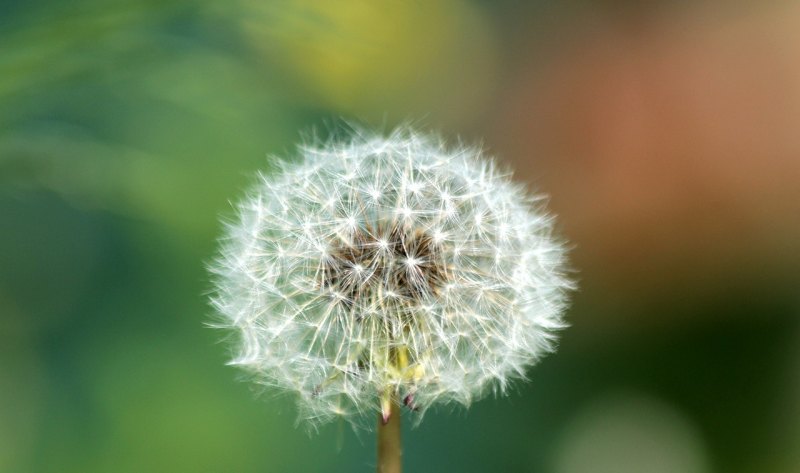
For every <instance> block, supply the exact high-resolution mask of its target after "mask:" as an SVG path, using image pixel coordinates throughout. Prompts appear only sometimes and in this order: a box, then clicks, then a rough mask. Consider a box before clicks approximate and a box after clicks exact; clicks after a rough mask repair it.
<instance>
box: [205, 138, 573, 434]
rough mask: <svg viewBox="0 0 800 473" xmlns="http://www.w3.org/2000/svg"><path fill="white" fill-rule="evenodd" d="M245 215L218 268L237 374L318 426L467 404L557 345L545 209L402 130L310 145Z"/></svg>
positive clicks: (554, 254) (247, 202)
mask: <svg viewBox="0 0 800 473" xmlns="http://www.w3.org/2000/svg"><path fill="white" fill-rule="evenodd" d="M300 152H301V154H302V160H301V162H300V163H299V164H283V165H282V166H281V167H282V169H281V170H280V172H278V173H275V174H274V175H269V176H262V177H261V178H260V181H259V183H258V185H257V186H255V188H254V189H253V190H252V192H251V193H250V195H249V196H248V197H247V198H246V199H244V200H243V201H242V202H241V203H240V204H239V205H238V213H239V215H238V219H237V220H236V221H235V222H234V223H232V224H230V225H229V226H228V227H227V234H226V236H225V238H224V239H223V243H222V249H221V252H220V256H219V257H218V259H217V260H216V262H215V263H214V264H213V267H212V271H213V273H214V275H215V284H216V289H215V293H214V296H213V304H214V306H215V308H216V310H217V311H218V313H219V315H220V317H219V323H218V324H217V325H218V326H221V327H224V328H227V329H229V330H232V331H233V333H235V334H236V336H237V337H236V338H237V343H236V356H235V359H234V360H233V361H232V362H231V363H232V364H235V365H238V366H241V367H242V368H244V369H246V370H247V371H248V372H250V373H252V375H253V376H254V378H255V380H256V381H257V382H259V383H262V384H265V385H269V386H277V387H280V388H283V389H286V390H290V391H293V392H295V393H296V394H297V396H298V403H299V405H300V407H301V410H302V412H303V415H304V416H305V417H307V418H308V419H310V420H312V421H314V422H322V421H325V420H329V419H331V418H333V417H335V416H346V417H347V418H348V420H351V421H356V420H358V419H359V418H361V417H362V416H361V414H364V413H367V412H373V413H374V412H376V411H381V410H382V411H383V412H384V413H386V412H387V403H389V402H397V400H405V404H406V405H408V406H409V407H412V408H414V409H415V410H418V411H421V410H424V409H426V408H428V407H429V406H431V405H433V404H435V403H437V402H440V401H456V402H458V403H461V404H464V405H468V404H469V403H470V402H471V401H473V400H475V399H477V398H479V397H481V396H483V395H484V394H485V393H487V392H489V391H492V390H499V391H503V390H504V389H505V388H506V387H507V386H508V383H509V381H512V380H514V379H519V378H522V377H524V375H525V369H526V368H527V367H529V366H530V365H532V364H533V363H535V362H536V361H537V360H538V359H539V358H540V357H541V356H542V355H543V354H545V353H547V352H549V351H551V350H552V349H553V343H554V341H555V338H556V331H557V330H558V329H560V328H562V327H564V322H563V320H562V313H563V311H564V309H565V305H566V294H567V292H568V291H569V289H570V288H571V283H570V281H569V280H568V278H566V277H565V250H564V247H563V245H562V244H561V242H560V241H559V240H558V239H557V238H555V237H554V236H553V234H552V224H553V221H552V218H551V217H550V216H548V215H547V214H546V213H544V211H543V210H542V205H541V202H542V199H541V198H540V197H533V196H531V195H529V194H528V193H526V191H525V190H524V188H523V187H522V186H520V185H517V184H514V183H512V182H511V181H510V176H509V174H507V173H503V172H499V171H498V169H497V167H496V166H495V164H494V163H493V162H492V160H490V159H487V158H486V157H485V156H483V155H482V153H481V151H480V150H478V149H475V148H469V147H457V148H448V147H446V146H445V145H444V144H443V143H441V142H440V141H439V140H438V139H436V138H433V137H429V136H423V135H419V134H417V133H415V132H413V131H411V130H408V129H403V130H398V131H395V132H394V133H392V134H391V135H390V136H388V137H383V136H378V135H371V134H368V133H365V132H358V133H355V134H354V135H353V137H352V138H350V139H349V140H348V141H346V142H330V143H325V144H319V145H314V146H306V147H302V148H301V150H300Z"/></svg>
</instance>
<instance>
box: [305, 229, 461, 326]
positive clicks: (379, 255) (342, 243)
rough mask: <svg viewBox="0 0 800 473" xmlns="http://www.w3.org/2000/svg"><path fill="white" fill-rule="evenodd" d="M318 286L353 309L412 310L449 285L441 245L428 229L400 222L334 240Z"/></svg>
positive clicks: (323, 265)
mask: <svg viewBox="0 0 800 473" xmlns="http://www.w3.org/2000/svg"><path fill="white" fill-rule="evenodd" d="M328 255H329V257H328V258H326V259H325V261H324V262H323V264H322V268H321V271H320V275H321V281H320V286H321V287H322V288H323V289H327V290H329V291H330V292H331V293H332V294H339V295H341V296H342V297H340V298H339V299H338V303H340V304H343V305H345V306H347V307H348V308H350V309H353V310H367V309H368V308H370V307H375V306H381V307H387V306H396V305H398V304H399V305H402V306H412V305H416V304H419V303H420V302H421V301H423V300H426V299H428V298H430V297H434V296H436V295H437V294H438V292H439V289H440V288H441V287H442V286H443V285H444V284H445V283H446V282H447V278H446V271H445V264H444V261H443V259H442V251H441V244H440V243H439V242H437V241H436V240H435V239H434V238H432V237H431V236H430V235H429V234H428V233H427V232H426V231H424V230H421V229H415V228H405V227H402V226H400V225H398V224H391V225H376V226H374V227H371V226H367V227H365V228H360V227H356V229H355V230H354V231H353V232H352V234H351V235H350V236H349V237H346V238H343V237H339V238H337V239H335V240H334V241H332V242H331V243H330V246H329V251H328Z"/></svg>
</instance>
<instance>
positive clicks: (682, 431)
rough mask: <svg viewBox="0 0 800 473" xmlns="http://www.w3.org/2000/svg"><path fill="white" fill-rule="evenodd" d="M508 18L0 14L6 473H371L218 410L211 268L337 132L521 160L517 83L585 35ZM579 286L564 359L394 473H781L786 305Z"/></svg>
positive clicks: (223, 382) (413, 452)
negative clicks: (507, 106)
mask: <svg viewBox="0 0 800 473" xmlns="http://www.w3.org/2000/svg"><path fill="white" fill-rule="evenodd" d="M518 3H519V2H469V1H466V0H441V1H431V2H418V1H405V0H403V1H401V0H379V1H375V0H343V1H341V2H340V1H337V2H324V1H311V0H277V1H270V2H261V1H257V0H236V1H233V2H226V3H220V2H202V1H201V2H184V1H181V0H161V1H141V0H140V1H134V0H114V1H107V0H104V1H100V0H77V1H73V2H55V1H47V0H39V1H33V2H20V1H17V2H4V3H3V4H2V5H0V471H4V472H5V471H8V472H50V471H52V472H59V473H62V472H66V473H68V472H106V471H115V472H141V471H172V472H178V471H187V472H188V471H191V472H204V471H207V472H225V471H236V472H248V471H252V472H256V471H258V472H292V471H298V472H300V471H302V472H310V471H348V472H352V471H371V470H372V469H373V466H374V460H373V439H372V437H371V435H370V434H369V433H353V432H351V431H350V430H348V429H346V428H345V427H344V426H342V425H331V426H328V427H326V428H324V429H322V431H321V432H319V433H318V434H315V435H311V436H309V435H307V434H306V432H305V431H304V430H303V429H302V428H298V427H297V426H295V418H294V416H295V412H294V408H293V406H292V402H291V399H287V398H284V397H280V396H277V397H276V396H275V395H276V394H277V393H274V392H271V391H266V392H264V393H261V395H260V396H254V395H253V393H252V392H251V390H252V388H251V387H250V386H249V385H248V384H246V383H240V382H235V378H236V373H235V371H234V370H232V369H230V368H227V367H225V366H224V362H225V360H226V355H227V352H226V346H225V344H224V343H218V342H219V341H220V339H221V338H222V335H221V334H219V333H217V332H215V331H212V330H209V329H207V328H205V327H204V326H203V323H204V322H205V321H206V320H207V319H208V317H207V314H208V312H209V310H210V309H209V308H208V307H207V304H206V300H205V294H206V293H207V291H208V289H209V283H208V282H207V279H208V278H207V274H206V271H205V268H204V265H205V263H206V262H207V261H209V260H210V258H211V257H212V255H213V252H214V246H215V238H216V236H217V234H218V231H219V225H220V224H219V220H220V217H223V218H224V217H229V216H230V205H229V202H230V200H231V199H236V198H238V197H239V196H240V195H241V193H242V192H243V189H245V188H246V187H247V185H248V184H249V183H250V182H251V181H252V179H253V175H254V173H255V171H256V170H262V171H264V172H270V170H271V169H272V167H273V163H274V161H273V159H279V158H268V157H267V156H268V155H277V156H282V157H284V158H285V159H292V157H291V156H292V147H293V145H294V143H296V142H297V141H299V139H300V136H301V132H303V131H308V130H310V129H312V128H313V127H317V128H318V129H319V130H320V131H319V133H320V134H322V135H325V134H326V133H327V132H328V131H329V129H331V128H335V127H336V125H335V123H336V120H337V119H338V117H345V118H347V119H355V120H361V121H363V122H365V123H367V124H370V125H375V126H378V127H382V126H383V127H387V126H391V125H392V124H394V123H397V122H399V121H402V120H406V119H417V120H419V119H421V120H423V124H424V125H429V124H430V125H432V126H435V127H438V128H442V129H444V130H445V131H455V130H466V131H467V133H468V137H470V136H481V135H484V134H488V133H494V135H495V136H496V137H497V139H498V141H501V140H506V141H507V142H508V143H517V142H519V141H521V140H523V138H524V136H523V134H524V133H525V131H524V130H523V131H521V132H505V130H507V129H508V127H506V126H505V125H504V123H505V122H503V121H502V120H504V119H505V120H509V118H508V117H505V118H504V117H503V116H502V114H503V113H504V112H503V110H502V107H501V106H500V104H503V103H508V102H512V103H514V104H515V105H516V104H517V102H518V101H519V100H520V97H521V96H520V95H517V94H516V92H514V93H511V95H510V96H507V95H503V94H504V93H505V91H506V90H507V89H509V87H510V84H514V83H515V82H517V80H518V74H519V73H520V72H524V71H521V70H520V69H519V66H518V65H519V64H521V63H527V62H529V61H532V60H533V61H536V60H538V59H541V58H544V57H558V55H559V53H560V52H561V49H559V48H560V47H562V46H564V45H565V44H566V43H568V41H564V42H560V41H559V39H560V38H561V37H562V35H563V36H566V35H567V34H568V32H571V31H575V29H576V27H575V26H574V24H573V23H571V18H572V15H573V14H575V12H576V11H582V12H583V13H582V15H591V14H592V12H594V10H592V9H591V8H590V7H588V6H585V5H583V4H580V3H569V4H568V5H567V7H565V9H564V10H560V9H559V8H555V7H554V6H552V5H550V4H549V3H548V2H530V3H529V4H527V5H524V6H522V5H519V4H518ZM606 3H610V4H614V5H613V6H611V7H609V8H611V9H612V10H613V9H614V8H623V7H622V6H620V5H621V4H620V5H616V3H615V2H606ZM606 14H608V13H607V12H606ZM548 35H549V36H548ZM548 48H549V52H548V54H544V53H542V51H544V50H548ZM521 103H523V105H524V102H521ZM523 108H524V107H523ZM515 110H516V109H515ZM524 110H525V114H527V113H532V112H530V111H529V110H527V109H524ZM525 114H523V115H525ZM522 118H523V119H524V118H525V117H524V116H523V117H522ZM548 118H549V117H548ZM511 120H513V121H519V116H517V115H514V116H513V117H512V118H511ZM331 123H333V125H331ZM498 129H499V130H501V131H500V132H498V131H497V130H498ZM504 133H505V134H504ZM509 133H510V136H509ZM513 133H518V134H517V135H515V134H513ZM280 159H283V158H280ZM525 159H528V157H527V156H525ZM535 164H537V163H534V165H535ZM568 165H573V166H580V165H581V164H575V163H572V164H568ZM598 166H599V165H598ZM546 190H548V191H550V192H552V193H554V194H555V193H557V192H558V189H546ZM564 218H565V219H569V218H570V215H564ZM601 230H602V229H601ZM606 230H607V231H610V232H612V233H613V232H614V231H617V229H616V228H611V229H606ZM576 245H577V246H578V247H579V248H580V247H581V246H584V247H586V246H588V247H591V239H590V238H586V239H583V240H582V239H580V238H579V239H578V241H576ZM614 257H615V255H611V256H609V257H608V258H609V259H612V260H613V258H614ZM601 261H607V260H602V259H601ZM620 265H621V266H622V267H626V266H624V263H620ZM634 266H635V264H634ZM604 270H605V268H603V267H595V268H591V267H590V268H588V269H587V274H594V275H597V274H602V273H603V271H604ZM768 270H769V268H767V271H768ZM633 271H634V272H633V273H632V274H636V273H635V269H634V270H633ZM676 271H683V273H680V275H679V277H683V276H682V275H686V276H687V277H690V275H691V273H692V272H693V271H694V268H692V267H683V268H678V269H677V270H676ZM773 276H774V275H773ZM731 277H732V278H735V277H737V276H736V275H735V274H733V275H731ZM764 277H767V276H766V275H765V276H764ZM633 279H635V277H634V278H633ZM726 281H727V280H726ZM726 281H723V282H722V283H721V284H720V286H723V287H728V286H726V284H724V283H725V282H726ZM582 285H583V286H584V287H585V288H586V290H585V292H583V293H580V294H578V295H577V300H576V305H575V309H574V310H573V311H572V313H571V315H570V319H571V320H572V322H573V325H574V328H573V329H570V330H569V331H567V332H565V334H564V341H563V344H562V347H561V350H560V352H559V353H558V354H557V355H554V356H553V357H551V358H550V359H548V360H546V361H545V362H544V363H543V364H542V365H541V366H539V367H537V368H536V369H535V370H534V371H533V372H532V373H531V378H532V381H531V382H530V383H527V384H524V385H522V384H521V385H520V386H519V387H518V388H517V389H516V391H515V392H512V393H511V395H510V397H509V398H507V399H505V398H504V399H500V400H495V401H484V402H481V403H478V404H477V405H475V406H474V407H473V408H472V409H470V411H469V413H465V411H458V410H457V411H456V412H449V411H448V410H447V409H444V410H441V411H438V412H434V413H432V414H429V417H428V418H427V419H426V420H425V422H423V423H422V424H421V426H420V427H419V428H417V429H414V430H408V431H407V432H406V434H405V438H406V449H405V452H406V455H405V458H406V463H407V469H408V471H463V472H467V471H512V472H516V471H538V472H554V473H577V472H590V471H591V472H600V471H615V472H623V471H678V470H680V471H684V472H686V473H694V472H698V473H702V472H711V471H721V472H767V473H770V472H774V473H790V472H795V471H798V468H800V458H798V455H797V453H796V452H797V451H800V445H799V444H798V432H800V405H798V402H797V400H798V399H799V398H800V395H799V393H800V384H798V376H797V373H798V367H799V366H800V365H799V364H798V363H800V353H798V350H797V349H796V347H797V346H798V342H800V326H798V317H797V314H798V307H799V303H800V301H799V300H798V299H797V297H796V293H793V292H791V291H789V290H784V289H782V288H778V289H774V288H773V289H772V290H767V289H766V285H764V286H761V285H755V286H753V287H755V289H752V288H751V290H750V291H745V292H740V291H738V290H737V288H736V287H735V286H731V289H730V290H728V291H727V292H722V293H720V292H719V291H718V292H716V293H714V294H713V295H704V291H702V290H697V291H695V292H693V293H692V296H691V298H688V299H686V298H684V299H685V300H680V299H681V297H680V294H679V295H677V296H675V295H672V294H671V295H669V297H665V298H652V299H647V300H646V301H645V302H644V303H643V304H640V305H637V306H635V307H630V306H626V305H625V303H626V302H625V301H626V299H625V297H624V296H623V295H624V294H625V292H626V291H631V290H635V289H631V288H629V287H624V286H621V287H617V288H616V289H615V290H616V291H618V292H617V293H614V292H607V291H606V289H605V288H606V286H603V285H602V284H599V285H598V283H596V282H593V281H592V280H591V279H589V280H584V281H583V282H582ZM598 287H599V288H600V289H602V290H600V289H598ZM648 297H649V296H648ZM687 297H688V296H687ZM669 298H674V299H673V300H671V301H670V300H669ZM665 300H666V301H667V302H665ZM617 311H619V312H622V313H631V312H637V311H638V312H637V313H638V314H639V317H638V318H637V317H632V318H629V319H626V320H625V326H624V327H623V326H622V325H623V324H620V323H619V321H618V320H617V319H615V318H614V317H615V314H616V313H617ZM754 314H756V315H757V316H754ZM675 320H680V321H682V322H672V321H675ZM611 321H614V322H611ZM652 321H660V322H659V323H655V324H654V323H652ZM259 398H265V399H259ZM598 442H599V443H598ZM637 442H638V443H637ZM631 445H635V448H634V447H632V446H631ZM600 447H602V448H600ZM651 463H652V464H655V463H658V464H659V465H660V466H661V467H662V470H655V469H649V467H648V465H649V464H651ZM670 466H671V468H672V469H671V470H670V469H666V470H665V469H664V468H668V467H670ZM624 468H627V469H624Z"/></svg>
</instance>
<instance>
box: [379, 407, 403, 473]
mask: <svg viewBox="0 0 800 473" xmlns="http://www.w3.org/2000/svg"><path fill="white" fill-rule="evenodd" d="M392 397H394V396H392ZM384 415H385V414H383V413H381V414H378V473H401V472H402V470H403V466H402V461H401V458H400V457H401V456H402V454H403V451H402V448H401V447H400V408H399V406H398V405H397V403H396V402H395V399H392V401H391V407H390V409H389V416H388V417H387V418H386V419H385V421H384Z"/></svg>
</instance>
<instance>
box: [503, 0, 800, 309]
mask: <svg viewBox="0 0 800 473" xmlns="http://www.w3.org/2000/svg"><path fill="white" fill-rule="evenodd" d="M705 5H706V6H704V7H698V6H688V7H673V8H671V9H666V8H665V9H663V10H659V11H658V12H654V11H652V10H650V9H648V10H647V11H644V10H638V11H637V12H631V11H630V10H625V11H624V13H619V14H616V13H615V12H613V11H610V10H609V9H605V10H603V11H600V10H596V11H592V12H591V13H587V14H586V15H584V16H581V17H580V18H579V19H578V20H576V21H574V22H572V24H569V25H565V26H564V28H566V29H559V30H558V31H557V33H558V35H557V36H556V37H555V38H554V39H552V40H551V43H550V46H549V47H550V49H552V51H547V48H545V53H544V54H543V55H541V54H539V55H537V56H536V57H535V58H534V59H532V60H531V61H529V63H528V65H527V66H525V67H522V68H521V70H520V71H519V73H518V74H517V75H516V77H515V78H514V79H512V80H511V81H510V82H511V85H510V87H507V88H506V92H505V94H504V97H503V98H502V100H501V111H500V112H499V115H498V117H499V118H498V119H497V120H496V121H495V122H494V124H493V125H492V132H491V136H490V138H489V139H488V141H489V142H490V143H491V144H492V148H493V150H494V151H496V152H497V153H498V154H500V155H502V156H503V157H504V158H505V159H507V160H509V161H510V162H511V164H512V165H513V166H514V168H515V169H516V170H517V175H518V176H520V177H522V178H524V179H527V180H529V181H530V182H532V183H533V184H534V185H535V186H536V187H537V188H540V189H544V190H546V191H547V192H548V193H549V194H551V195H552V202H551V205H552V208H554V209H555V211H556V212H557V213H558V214H560V215H561V217H562V218H561V222H563V226H564V229H565V233H566V234H567V236H568V238H569V239H571V240H572V241H573V242H576V249H575V251H574V258H573V259H574V264H575V266H576V267H578V268H581V273H582V274H583V276H582V279H588V280H591V281H594V282H593V283H592V284H591V285H589V287H588V288H586V289H587V290H589V291H592V290H597V291H608V290H610V291H612V294H613V293H614V292H617V293H619V294H620V297H633V298H636V297H640V298H644V297H652V296H654V295H655V296H661V297H666V298H670V299H680V298H682V297H690V296H691V295H692V294H695V295H696V294H697V293H699V292H709V291H711V292H715V291H720V290H730V289H731V288H736V287H740V286H754V285H756V286H759V285H768V284H782V281H785V282H786V283H787V284H788V283H789V281H790V280H789V279H788V278H789V277H790V276H791V275H792V274H793V275H794V276H797V268H798V267H800V245H798V242H800V3H796V2H785V3H776V2H769V3H764V4H758V5H754V6H750V7H747V8H745V7H740V8H737V7H735V6H733V5H727V6H726V7H725V8H720V7H721V6H720V4H719V3H718V2H711V4H709V3H706V4H705ZM554 33H555V32H554ZM548 53H551V54H548ZM542 56H545V57H549V59H547V60H545V61H544V62H542ZM598 281H599V284H598ZM794 281H796V277H795V278H794ZM792 284H793V283H792ZM631 289H633V290H631ZM623 293H625V295H623ZM607 296H608V294H607ZM676 302H679V301H676Z"/></svg>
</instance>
